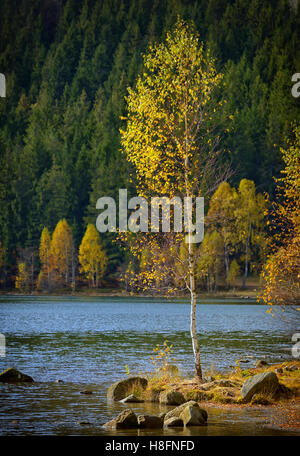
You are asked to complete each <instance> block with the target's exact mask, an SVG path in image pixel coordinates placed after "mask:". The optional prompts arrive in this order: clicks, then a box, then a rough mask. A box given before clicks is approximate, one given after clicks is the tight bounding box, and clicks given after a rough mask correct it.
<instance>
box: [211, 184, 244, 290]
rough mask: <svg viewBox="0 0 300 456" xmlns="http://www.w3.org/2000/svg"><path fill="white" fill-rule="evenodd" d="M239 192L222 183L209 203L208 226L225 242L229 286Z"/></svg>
mask: <svg viewBox="0 0 300 456" xmlns="http://www.w3.org/2000/svg"><path fill="white" fill-rule="evenodd" d="M236 204H237V192H236V190H235V188H233V187H231V186H230V184H229V183H228V182H222V183H221V184H220V185H219V187H218V188H217V190H216V191H215V193H214V194H213V196H212V198H211V200H210V202H209V210H208V213H207V217H206V224H207V225H208V227H210V229H212V230H215V231H217V233H219V235H220V237H221V240H222V242H223V258H224V266H225V280H226V284H227V286H229V269H230V255H232V254H233V253H234V252H235V249H236V245H237V235H236V226H235V209H236Z"/></svg>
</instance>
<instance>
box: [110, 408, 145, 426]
mask: <svg viewBox="0 0 300 456" xmlns="http://www.w3.org/2000/svg"><path fill="white" fill-rule="evenodd" d="M104 426H105V427H107V428H110V429H128V428H137V427H138V421H137V416H136V414H135V413H134V412H133V411H132V410H129V409H127V410H124V411H123V412H121V413H120V414H119V415H118V416H117V417H116V418H114V419H113V420H110V421H108V422H107V423H105V424H104Z"/></svg>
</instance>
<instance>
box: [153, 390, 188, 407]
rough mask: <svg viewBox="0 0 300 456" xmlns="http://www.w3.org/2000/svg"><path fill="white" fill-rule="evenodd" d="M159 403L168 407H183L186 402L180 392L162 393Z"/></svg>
mask: <svg viewBox="0 0 300 456" xmlns="http://www.w3.org/2000/svg"><path fill="white" fill-rule="evenodd" d="M159 402H160V403H161V404H166V405H181V404H183V403H184V402H186V400H185V397H184V395H183V394H182V393H180V392H179V391H174V390H167V391H162V392H161V393H160V395H159Z"/></svg>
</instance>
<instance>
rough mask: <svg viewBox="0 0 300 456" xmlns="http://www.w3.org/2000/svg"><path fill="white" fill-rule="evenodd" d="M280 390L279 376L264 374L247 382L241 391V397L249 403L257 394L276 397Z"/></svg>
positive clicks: (269, 373)
mask: <svg viewBox="0 0 300 456" xmlns="http://www.w3.org/2000/svg"><path fill="white" fill-rule="evenodd" d="M278 389H279V382H278V378H277V375H276V374H275V373H274V372H264V373H262V374H257V375H254V376H253V377H250V378H248V379H247V380H246V381H245V383H244V384H243V386H242V389H241V396H242V398H243V400H244V401H245V402H249V401H250V400H251V399H252V396H254V394H256V393H266V394H269V395H275V394H276V392H277V391H278Z"/></svg>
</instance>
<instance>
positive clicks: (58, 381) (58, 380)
mask: <svg viewBox="0 0 300 456" xmlns="http://www.w3.org/2000/svg"><path fill="white" fill-rule="evenodd" d="M56 383H64V381H63V380H61V379H60V378H59V379H57V380H56Z"/></svg>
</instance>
